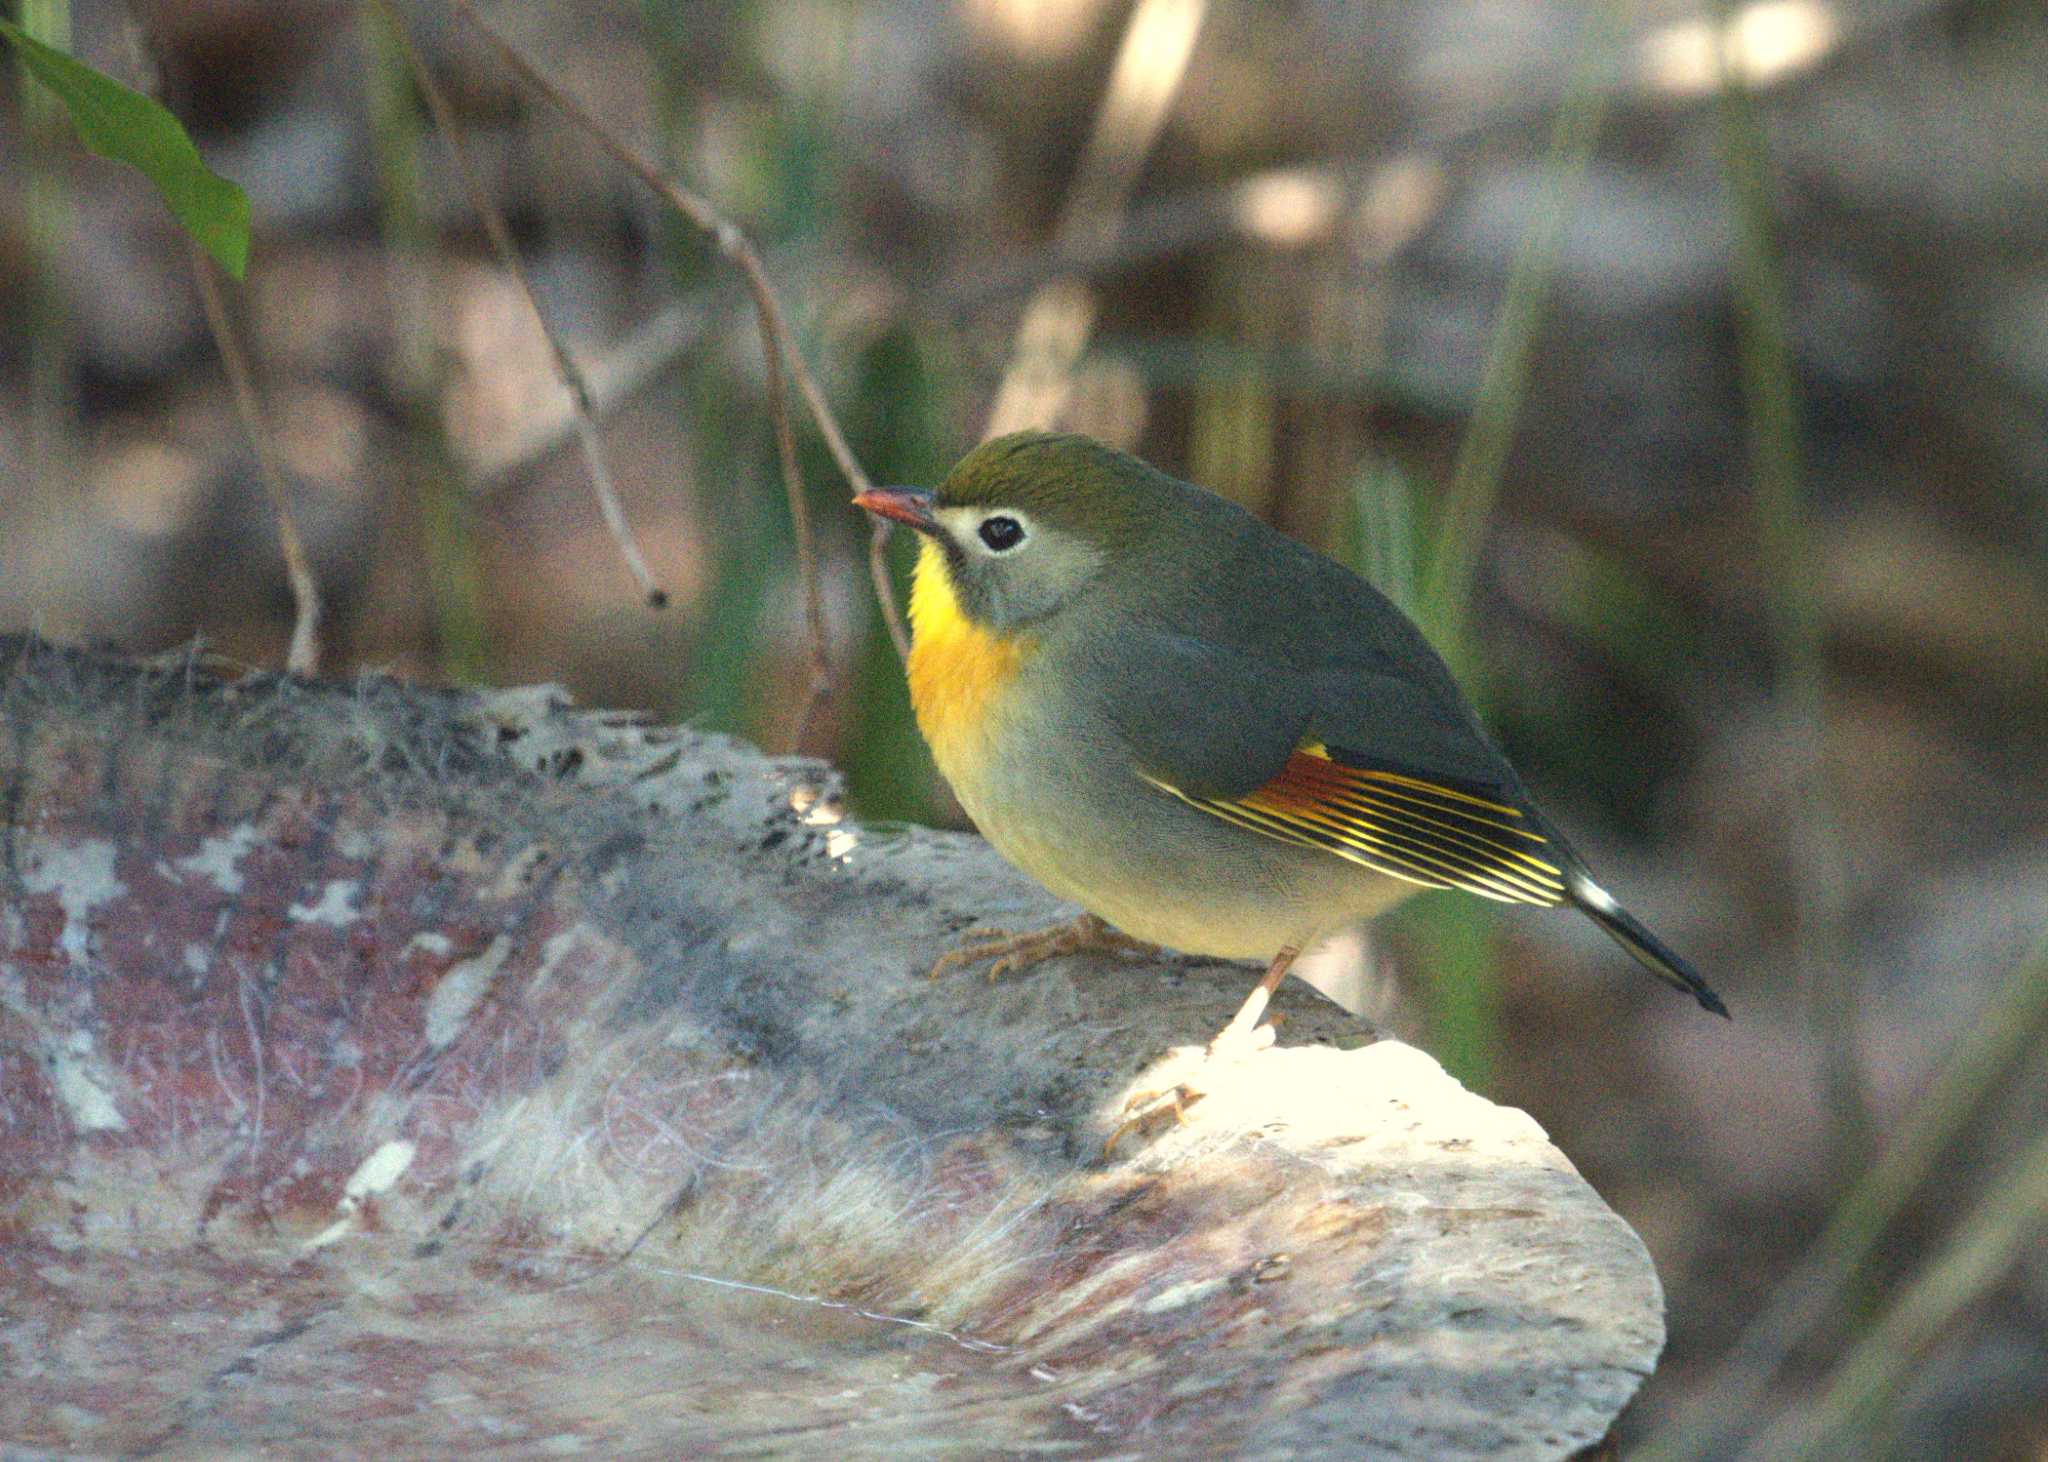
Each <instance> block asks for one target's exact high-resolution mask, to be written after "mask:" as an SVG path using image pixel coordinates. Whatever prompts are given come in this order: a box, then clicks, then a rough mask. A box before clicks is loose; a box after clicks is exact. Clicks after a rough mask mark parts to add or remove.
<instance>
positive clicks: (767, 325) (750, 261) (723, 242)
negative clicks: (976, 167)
mask: <svg viewBox="0 0 2048 1462" xmlns="http://www.w3.org/2000/svg"><path fill="white" fill-rule="evenodd" d="M448 4H449V5H450V6H451V7H453V8H454V9H455V10H456V12H457V13H459V14H460V15H461V16H462V17H463V19H465V20H467V21H468V22H469V23H470V24H471V25H472V26H474V27H475V28H476V30H477V33H478V34H479V35H481V36H482V37H483V38H484V39H485V40H486V41H488V42H489V43H490V45H491V48H492V49H493V50H495V51H496V52H497V53H498V56H499V58H500V59H501V60H503V61H504V63H505V64H506V65H507V66H509V67H511V68H512V69H513V70H514V71H516V72H518V73H519V75H520V77H521V79H523V80H524V81H525V82H526V84H527V85H529V86H531V87H532V88H533V89H534V90H535V91H537V92H539V93H540V95H541V97H542V98H543V99H544V100H545V101H546V102H547V103H548V104H549V105H550V106H552V107H554V108H555V109H556V110H557V111H559V112H560V113H562V115H563V116H565V117H567V118H568V119H569V120H570V121H572V122H574V123H575V124H576V125H577V126H579V127H581V128H582V129H583V130H584V131H585V132H587V133H589V134H590V137H591V139H592V140H593V141H595V142H596V143H597V145H598V146H599V147H601V148H603V149H604V150H605V151H606V152H608V153H610V154H611V156H612V157H613V159H614V160H615V161H617V162H618V163H619V164H620V165H621V166H623V167H624V168H626V170H627V171H629V172H631V173H633V174H634V175H635V176H637V177H638V178H639V179H640V180H641V181H642V182H644V183H645V184H647V186H648V187H650V188H652V189H653V190H654V191H655V192H656V193H657V194H659V195H660V196H661V198H662V199H663V200H664V201H666V202H667V203H668V205H669V206H670V207H671V208H673V209H675V211H676V212H678V213H680V214H681V215H682V216H683V217H685V218H687V219H688V220H690V222H691V223H693V224H695V225H696V226H697V227H698V228H699V229H702V230H703V231H704V232H705V233H706V234H708V235H710V237H711V239H712V241H713V242H714V243H715V244H716V245H717V246H718V251H719V252H720V253H721V254H723V255H725V257H726V258H728V259H730V260H731V261H732V262H733V263H734V264H735V265H736V266H737V267H738V268H739V271H740V274H741V275H742V277H744V278H745V280H746V283H747V292H748V293H749V294H750V295H751V296H752V297H753V300H754V308H755V310H756V312H758V313H759V315H760V317H761V327H762V330H763V331H764V332H765V334H766V336H767V337H768V338H769V339H770V340H772V341H773V342H774V346H775V350H776V352H777V353H779V354H780V356H781V359H782V363H783V364H784V365H785V366H786V367H787V369H788V372H789V378H790V380H792V381H794V382H795V383H796V388H797V393H798V394H799V395H801V396H802V397H803V399H804V404H805V406H807V407H808V408H809V410H810V414H811V420H812V421H813V422H814V423H815V424H816V425H817V428H818V435H819V436H821V437H823V438H824V441H825V448H826V450H827V451H829V452H830V453H831V454H832V460H833V461H834V462H836V463H837V464H838V466H839V471H840V473H841V475H842V476H844V477H845V478H846V481H847V485H848V486H850V487H851V488H852V489H853V490H854V492H856V493H862V492H866V491H867V490H868V489H869V488H870V487H872V486H873V485H874V484H873V483H872V482H871V481H870V480H869V478H868V475H867V473H866V472H865V471H863V470H862V469H861V465H860V463H859V462H858V461H857V460H855V458H854V455H853V449H852V448H851V447H849V446H848V445H847V444H846V436H845V433H843V432H841V431H840V429H839V421H838V418H837V417H835V416H834V415H833V414H832V408H831V406H830V405H829V404H828V403H827V402H826V400H825V393H824V391H823V390H821V389H820V388H819V386H818V382H817V378H816V377H815V376H813V375H812V374H811V369H810V367H809V365H807V364H806V363H805V361H804V358H803V354H802V352H801V351H799V350H798V349H797V346H796V337H795V335H794V334H792V333H791V331H790V328H789V321H788V319H787V318H786V317H785V316H784V315H783V313H782V305H781V303H780V302H779V301H778V299H777V298H776V294H775V287H774V286H773V285H772V284H771V283H769V280H768V272H767V270H766V269H765V268H764V267H763V266H762V264H761V255H760V253H759V252H758V251H757V250H756V249H755V248H754V245H753V242H752V240H750V239H749V238H748V237H747V236H746V234H745V233H743V232H741V230H740V229H739V227H738V226H737V225H736V224H733V223H732V222H730V221H729V220H727V219H726V217H725V216H724V215H723V214H721V213H720V212H719V211H718V210H717V209H716V208H714V207H713V206H712V205H711V204H710V203H709V202H708V201H706V200H705V199H703V198H701V197H699V196H698V195H697V194H695V193H693V192H691V191H690V190H689V189H687V188H685V187H683V186H682V185H681V184H680V183H678V182H676V181H675V180H674V179H673V178H671V177H669V176H668V174H666V173H664V172H663V171H662V170H661V169H660V168H659V167H657V166H655V164H654V163H653V162H651V161H650V160H649V159H647V158H646V157H643V156H642V155H641V154H640V153H638V152H636V151H634V150H633V149H632V148H631V147H629V146H627V145H626V143H625V142H623V141H621V140H620V139H619V138H618V137H617V136H615V135H614V134H613V133H612V131H611V130H610V129H609V128H608V127H606V126H605V125H604V123H602V122H600V121H598V120H597V118H596V117H594V116H592V115H591V114H590V112H589V111H587V110H586V109H585V108H584V107H583V105H582V104H581V103H580V102H578V101H576V100H575V99H574V98H573V97H571V96H570V95H569V94H568V93H567V92H565V91H563V90H562V89H561V87H559V86H557V85H556V84H555V83H554V81H553V80H552V79H551V78H549V77H548V76H547V75H545V74H544V73H543V72H542V71H541V70H540V69H539V68H538V67H536V66H535V65H534V64H533V63H532V62H531V61H529V60H528V59H527V58H526V56H525V54H524V53H523V52H521V51H520V50H519V49H518V48H517V47H516V46H514V45H513V44H512V43H511V42H510V41H508V40H506V39H505V38H504V37H503V36H501V35H499V34H498V32H497V31H496V30H494V29H492V28H491V25H490V23H489V22H488V21H486V20H485V19H484V18H483V16H481V15H480V14H478V13H477V9H476V6H475V4H474V3H473V0H448ZM882 541H883V535H882V534H881V533H879V532H877V533H876V535H875V536H874V538H873V539H872V540H871V541H870V544H869V552H868V572H869V574H870V576H871V577H872V578H873V580H874V584H875V597H876V599H877V601H878V602H879V604H880V606H881V610H882V617H883V619H884V620H885V621H886V622H887V624H888V626H889V637H890V639H892V640H893V641H895V644H896V651H897V653H898V654H899V655H908V654H909V653H910V636H909V634H908V632H907V631H906V630H905V629H904V627H903V618H902V615H901V614H900V613H899V612H898V611H897V608H896V599H895V593H894V590H893V587H892V585H891V584H890V582H889V568H888V563H887V561H886V560H885V559H884V558H883V557H882V553H881V545H882Z"/></svg>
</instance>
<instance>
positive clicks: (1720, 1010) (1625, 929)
mask: <svg viewBox="0 0 2048 1462" xmlns="http://www.w3.org/2000/svg"><path fill="white" fill-rule="evenodd" d="M1565 891H1566V893H1567V895H1568V896H1569V897H1570V899H1571V902H1572V907H1573V908H1575V909H1579V910H1581V911H1582V912H1583V913H1584V914H1585V915H1586V916H1587V917H1588V918H1590V919H1591V920H1592V921H1593V922H1594V923H1596V924H1598V925H1599V926H1600V927H1601V928H1602V929H1605V930H1606V931H1607V933H1608V934H1609V936H1611V937H1612V938H1613V940H1614V942H1615V943H1616V944H1619V945H1620V946H1621V947H1622V948H1623V949H1625V950H1627V951H1628V952H1629V953H1630V954H1631V955H1633V956H1635V960H1636V963H1637V964H1639V965H1641V966H1642V967H1643V968H1644V969H1646V970H1648V971H1649V972H1650V973H1651V974H1653V975H1655V976H1656V977H1657V978H1658V979H1660V980H1662V981H1663V982H1664V983H1665V984H1667V985H1669V986H1671V987H1672V988H1673V989H1674V990H1683V991H1684V992H1685V993H1686V994H1688V995H1690V996H1692V998H1693V999H1695V1000H1697V1001H1699V1003H1700V1004H1701V1005H1702V1006H1704V1007H1705V1008H1707V1009H1708V1010H1711V1011H1713V1012H1714V1014H1716V1015H1718V1016H1720V1017H1721V1018H1722V1019H1723V1020H1726V1019H1728V1018H1729V1016H1728V1007H1727V1006H1725V1005H1723V1004H1722V1003H1721V997H1720V996H1719V995H1716V994H1715V993H1714V992H1713V991H1712V990H1711V989H1709V988H1708V987H1707V982H1706V981H1705V980H1702V979H1701V978H1700V977H1699V976H1698V975H1697V974H1695V973H1693V968H1692V966H1691V965H1689V964H1687V963H1686V962H1685V961H1684V960H1682V959H1680V958H1679V957H1678V956H1677V955H1676V954H1674V953H1673V952H1672V951H1671V949H1670V947H1669V946H1668V945H1666V944H1665V943H1664V941H1663V940H1661V939H1659V938H1658V937H1657V936H1656V935H1654V934H1652V933H1651V932H1650V931H1649V930H1648V929H1645V928H1644V927H1643V926H1642V924H1641V923H1640V922H1638V921H1637V919H1636V917H1635V915H1633V914H1631V913H1630V912H1629V911H1628V910H1627V909H1624V908H1623V907H1622V906H1621V905H1620V904H1618V903H1616V902H1615V901H1614V898H1613V896H1612V895H1611V894H1609V893H1608V892H1607V890H1606V889H1604V888H1602V887H1600V885H1599V884H1597V883H1595V882H1593V880H1592V879H1590V878H1588V877H1586V875H1585V874H1584V873H1578V872H1575V873H1572V874H1571V875H1569V877H1568V878H1567V879H1566V882H1565Z"/></svg>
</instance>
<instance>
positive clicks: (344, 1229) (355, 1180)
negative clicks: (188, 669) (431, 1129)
mask: <svg viewBox="0 0 2048 1462" xmlns="http://www.w3.org/2000/svg"><path fill="white" fill-rule="evenodd" d="M418 1153H419V1149H418V1148H417V1147H415V1146H414V1145H413V1144H412V1143H410V1142H407V1141H406V1140H405V1139H404V1138H402V1137H394V1138H392V1139H391V1140H390V1141H389V1142H386V1143H385V1144H384V1145H383V1146H381V1147H379V1148H378V1149H377V1150H376V1151H375V1152H373V1153H371V1154H370V1155H369V1156H368V1157H366V1158H364V1159H363V1160H362V1161H361V1162H359V1163H357V1164H356V1170H355V1171H354V1172H353V1173H350V1174H349V1178H348V1182H346V1183H345V1184H343V1185H342V1189H341V1197H340V1198H339V1199H338V1200H337V1201H336V1202H335V1205H334V1211H335V1213H336V1215H337V1216H336V1218H335V1220H334V1222H333V1223H330V1224H329V1225H327V1227H326V1228H324V1229H322V1230H321V1231H320V1232H319V1233H317V1234H315V1235H314V1236H313V1237H312V1238H310V1239H308V1240H306V1247H307V1248H308V1249H321V1248H325V1247H326V1246H327V1245H329V1244H331V1243H333V1242H334V1241H335V1240H336V1239H339V1238H342V1237H344V1236H345V1235H346V1234H347V1233H348V1231H349V1230H350V1229H352V1228H353V1227H355V1220H356V1214H357V1213H358V1212H360V1211H361V1209H362V1206H363V1203H364V1202H365V1200H367V1199H370V1198H374V1197H376V1196H377V1195H378V1194H379V1193H383V1192H387V1191H389V1190H390V1188H391V1186H392V1184H394V1183H396V1182H397V1181H398V1180H399V1179H400V1178H402V1177H404V1176H405V1170H406V1169H407V1168H409V1167H411V1166H412V1160H413V1158H414V1157H415V1156H417V1155H418Z"/></svg>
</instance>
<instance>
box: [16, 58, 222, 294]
mask: <svg viewBox="0 0 2048 1462" xmlns="http://www.w3.org/2000/svg"><path fill="white" fill-rule="evenodd" d="M0 40H5V41H7V42H9V43H10V44H12V45H13V47H14V49H15V51H16V53H17V54H19V55H20V57H21V64H22V66H23V68H24V69H26V70H27V72H28V74H29V75H30V76H33V77H34V78H35V79H36V80H37V81H39V82H41V83H42V84H43V85H44V86H45V87H47V88H49V90H50V91H51V92H52V93H53V94H54V95H55V96H56V98H57V100H58V101H60V102H62V103H63V104H64V110H65V111H67V112H69V113H70V114H71V125H72V126H73V127H75V128H76V129H77V130H78V137H79V140H80V141H81V142H83V143H84V144H85V145H86V146H87V147H88V148H90V149H92V151H94V152H96V153H98V154H99V155H100V156H101V157H104V158H107V159H109V160H110V161H113V162H124V163H127V164H128V165H129V166H130V167H132V168H135V169H136V170H137V171H139V172H141V173H142V175H143V176H144V177H146V178H148V179H149V180H150V181H151V182H152V183H154V184H156V187H157V191H158V192H160V193H162V194H163V195H164V202H166V203H168V204H169V205H170V208H171V212H172V213H174V214H176V215H177V218H178V222H179V223H181V224H183V225H184V226H185V231H186V232H187V233H189V234H191V235H192V237H193V238H194V239H196V240H198V242H199V246H200V247H201V248H203V249H205V250H206V252H207V253H209V254H211V255H213V257H214V258H215V259H217V260H218V261H219V262H220V267H221V268H223V269H225V270H227V272H228V273H229V274H231V275H233V276H234V277H235V278H236V279H240V278H241V277H242V271H243V270H244V269H245V268H247V267H248V263H249V199H248V197H247V195H246V194H244V193H243V192H242V190H241V189H240V188H238V187H236V186H235V185H234V184H233V183H231V182H229V181H228V180H227V179H226V178H223V177H221V176H220V175H219V174H218V173H214V172H212V171H210V170H209V169H208V168H207V166H206V164H205V163H204V162H202V161H200V158H199V149H198V148H196V147H194V146H193V145H192V139H191V138H190V137H187V136H186V135H185V129H184V128H183V127H181V126H179V125H178V119H177V118H176V117H174V116H172V115H171V114H170V113H169V112H167V111H165V110H164V109H163V108H162V107H160V106H158V105H157V104H156V103H155V102H153V101H151V100H150V99H149V98H148V97H146V96H144V95H143V94H142V93H141V92H139V91H131V90H129V89H128V88H127V87H125V86H123V85H121V83H120V82H118V81H115V80H114V79H113V78H112V77H110V76H103V75H101V74H100V73H99V72H97V71H95V70H93V69H92V67H90V66H87V65H85V64H84V63H83V62H80V61H75V60H73V59H72V58H71V57H69V56H67V55H65V54H64V53H63V52H62V51H59V50H57V49H55V48H54V47H52V46H46V45H44V44H43V43H42V42H41V41H39V40H37V39H36V38H35V37H33V36H31V35H29V34H28V33H27V32H26V31H24V30H22V29H21V27H19V26H17V25H11V24H9V23H8V22H7V21H4V20H0Z"/></svg>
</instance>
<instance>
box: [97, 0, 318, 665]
mask: <svg viewBox="0 0 2048 1462" xmlns="http://www.w3.org/2000/svg"><path fill="white" fill-rule="evenodd" d="M125 19H126V21H127V25H126V27H125V29H126V31H127V37H128V46H129V51H130V54H131V56H132V58H133V60H134V62H135V68H136V71H137V73H138V74H139V76H140V79H141V81H142V83H143V89H144V90H145V91H147V92H149V93H151V94H152V95H154V94H155V93H157V92H158V91H159V90H160V89H161V87H162V76H163V68H162V66H161V65H160V64H159V63H158V61H157V57H156V52H155V49H154V47H153V44H152V42H151V39H150V34H149V31H148V28H147V27H145V26H144V25H143V23H142V17H141V16H139V15H137V14H136V13H135V11H134V9H133V7H132V6H131V7H130V8H129V9H128V10H127V12H126V16H125ZM185 254H186V257H187V258H188V259H190V261H191V264H192V281H193V283H195V284H197V285H198V286H199V302H200V304H201V305H202V306H203V307H204V308H205V311H206V328H207V331H208V333H210V334H211V335H212V336H213V345H214V349H216V350H218V351H219V352H220V363H221V369H222V370H223V371H224V372H226V374H227V378H228V385H229V387H230V388H231V389H232V390H233V392H234V397H235V414H236V415H237V416H239V417H241V419H242V431H243V433H244V434H245V435H247V436H248V438H249V446H250V448H251V449H252V450H253V451H254V452H255V453H256V475H257V476H258V477H260V478H261V479H262V480H263V491H264V494H265V495H266V496H267V497H268V498H269V499H270V509H271V511H272V512H274V513H275V514H277V542H278V547H279V549H281V550H282V551H283V553H284V573H285V579H286V581H287V582H288V583H290V585H291V589H292V610H293V612H292V639H291V644H290V646H289V647H287V649H286V650H285V656H284V668H285V669H286V670H289V671H290V672H291V673H292V674H294V675H317V674H318V673H319V671H320V618H321V606H320V585H319V583H318V581H317V580H315V579H314V577H313V569H312V566H311V564H310V563H308V562H307V559H306V542H305V540H304V539H303V538H301V537H300V536H299V525H298V523H297V521H296V520H295V519H294V518H293V517H292V509H291V501H290V499H289V498H288V497H287V496H286V493H285V478H284V463H283V462H282V461H280V460H279V458H278V454H277V438H276V436H275V435H273V434H272V432H271V430H270V425H269V423H268V422H266V421H265V420H264V418H263V404H262V402H261V401H260V400H258V398H257V395H256V385H255V380H254V378H253V377H252V376H251V375H250V372H249V358H248V357H247V356H246V355H244V354H243V353H242V343H241V341H240V339H239V338H237V336H236V335H235V327H234V324H233V322H232V321H230V320H229V319H228V308H227V301H226V300H224V299H223V298H222V297H221V292H220V281H219V280H218V279H217V278H215V277H214V273H213V268H214V266H213V261H212V260H211V259H209V258H208V257H207V254H206V251H205V250H204V249H202V248H200V247H199V245H198V243H197V242H196V241H195V240H193V238H192V237H191V236H190V235H189V234H188V235H186V237H185Z"/></svg>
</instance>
